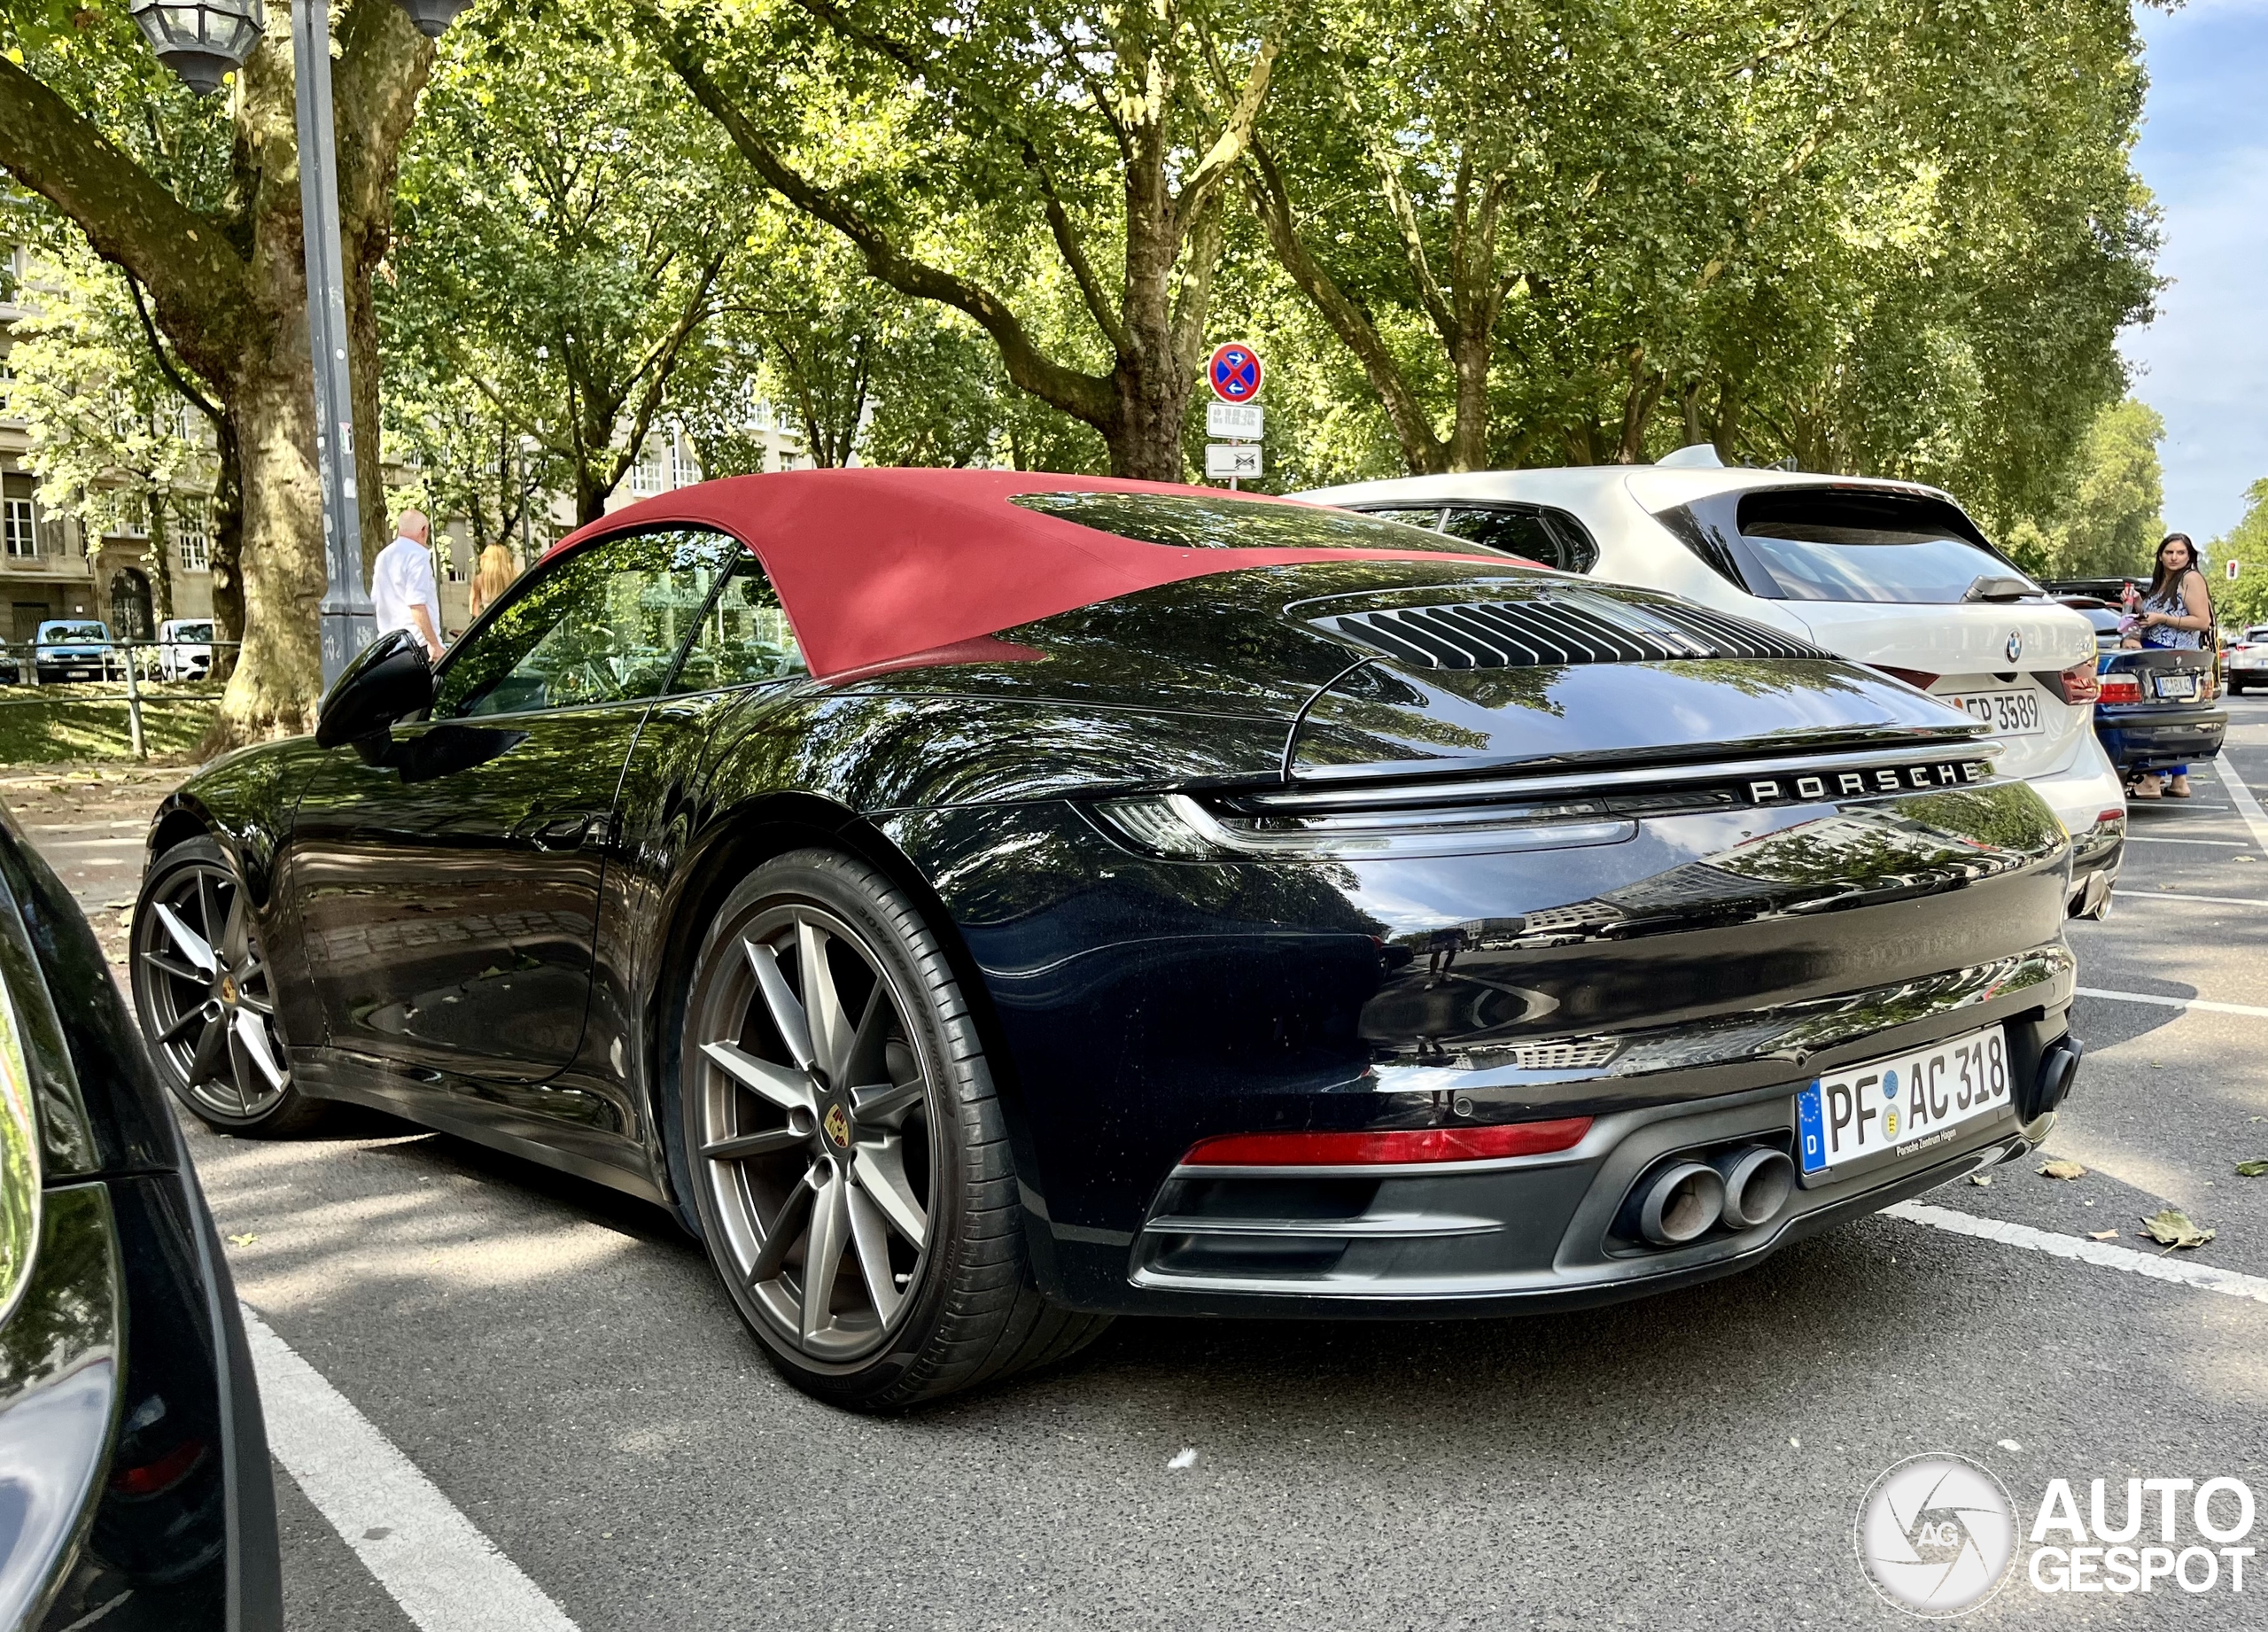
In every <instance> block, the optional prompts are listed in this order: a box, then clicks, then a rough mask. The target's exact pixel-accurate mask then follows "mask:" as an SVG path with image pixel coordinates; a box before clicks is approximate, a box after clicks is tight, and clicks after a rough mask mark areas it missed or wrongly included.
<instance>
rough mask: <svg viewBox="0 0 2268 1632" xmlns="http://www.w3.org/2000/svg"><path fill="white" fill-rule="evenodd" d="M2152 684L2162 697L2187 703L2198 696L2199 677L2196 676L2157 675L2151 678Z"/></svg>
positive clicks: (2183, 674) (2180, 674)
mask: <svg viewBox="0 0 2268 1632" xmlns="http://www.w3.org/2000/svg"><path fill="white" fill-rule="evenodd" d="M2150 683H2151V684H2152V685H2154V686H2155V687H2156V688H2157V689H2158V696H2161V697H2173V698H2178V699H2179V700H2180V701H2182V702H2184V703H2186V702H2188V701H2189V700H2190V699H2191V698H2192V697H2194V696H2196V695H2197V677H2196V676H2195V675H2194V674H2186V673H2178V674H2157V675H2153V676H2152V677H2151V680H2150Z"/></svg>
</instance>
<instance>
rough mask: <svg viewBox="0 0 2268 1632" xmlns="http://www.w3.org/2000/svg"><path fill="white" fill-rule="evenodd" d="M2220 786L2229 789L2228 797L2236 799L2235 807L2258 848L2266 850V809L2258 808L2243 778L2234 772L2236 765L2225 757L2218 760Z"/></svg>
mask: <svg viewBox="0 0 2268 1632" xmlns="http://www.w3.org/2000/svg"><path fill="white" fill-rule="evenodd" d="M2219 773H2220V778H2221V786H2222V787H2224V788H2225V789H2228V790H2229V797H2230V798H2232V799H2233V800H2235V801H2236V808H2237V810H2238V811H2239V812H2241V814H2242V815H2243V817H2244V825H2245V826H2246V827H2248V828H2251V829H2252V836H2253V838H2254V839H2255V840H2256V841H2257V842H2258V843H2259V845H2260V848H2261V849H2263V850H2268V811H2264V810H2262V809H2261V808H2260V801H2259V800H2257V799H2256V798H2254V797H2252V789H2249V788H2248V787H2246V786H2245V785H2244V778H2242V777H2241V776H2239V775H2238V774H2237V773H2236V766H2235V765H2232V764H2230V763H2229V762H2228V761H2227V760H2226V759H2223V760H2221V761H2220V762H2219Z"/></svg>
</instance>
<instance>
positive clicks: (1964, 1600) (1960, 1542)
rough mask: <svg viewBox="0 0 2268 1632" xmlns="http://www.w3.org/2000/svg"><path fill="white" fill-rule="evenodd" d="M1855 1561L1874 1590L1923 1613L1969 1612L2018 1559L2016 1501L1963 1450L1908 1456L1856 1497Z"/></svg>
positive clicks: (1943, 1616) (1941, 1616) (1942, 1616)
mask: <svg viewBox="0 0 2268 1632" xmlns="http://www.w3.org/2000/svg"><path fill="white" fill-rule="evenodd" d="M1854 1540H1855V1543H1856V1545H1857V1548H1858V1553H1859V1564H1860V1567H1861V1568H1863V1569H1864V1570H1865V1571H1866V1573H1867V1579H1868V1581H1872V1582H1873V1583H1874V1586H1875V1590H1876V1591H1877V1592H1879V1593H1881V1594H1882V1596H1883V1597H1885V1598H1887V1599H1889V1600H1890V1601H1891V1603H1892V1604H1894V1605H1897V1606H1898V1607H1899V1608H1900V1609H1902V1610H1905V1611H1907V1613H1911V1614H1915V1615H1919V1616H1922V1618H1924V1619H1925V1620H1947V1619H1950V1618H1951V1617H1953V1616H1955V1615H1962V1614H1966V1613H1969V1611H1970V1610H1972V1609H1975V1608H1976V1607H1977V1605H1980V1604H1982V1603H1984V1602H1985V1600H1986V1599H1987V1598H1989V1597H1992V1595H1993V1594H1994V1593H1995V1592H1998V1591H1999V1590H2000V1587H2001V1584H2002V1583H2003V1582H2005V1581H2007V1580H2008V1569H2009V1566H2010V1565H2011V1564H2012V1563H2014V1562H2015V1558H2016V1505H2015V1504H2014V1503H2012V1502H2010V1501H2009V1500H2008V1489H2007V1488H2006V1487H2005V1486H2003V1485H2002V1484H2001V1483H2000V1480H1997V1479H1995V1478H1994V1477H1993V1476H1992V1474H1991V1473H1989V1472H1987V1471H1986V1470H1985V1469H1984V1468H1982V1467H1979V1466H1978V1465H1977V1464H1976V1463H1974V1462H1971V1461H1969V1459H1968V1458H1967V1457H1956V1456H1953V1455H1951V1454H1950V1453H1941V1454H1938V1455H1935V1456H1926V1457H1909V1458H1907V1460H1906V1461H1904V1462H1901V1463H1899V1464H1898V1465H1897V1466H1895V1467H1893V1468H1891V1469H1890V1470H1889V1471H1888V1472H1887V1473H1884V1474H1883V1476H1882V1477H1881V1478H1879V1479H1877V1480H1875V1482H1874V1485H1873V1487H1872V1488H1870V1489H1869V1490H1868V1492H1867V1495H1866V1499H1865V1500H1864V1501H1863V1502H1861V1503H1860V1504H1859V1519H1858V1524H1857V1526H1856V1527H1855V1531H1854Z"/></svg>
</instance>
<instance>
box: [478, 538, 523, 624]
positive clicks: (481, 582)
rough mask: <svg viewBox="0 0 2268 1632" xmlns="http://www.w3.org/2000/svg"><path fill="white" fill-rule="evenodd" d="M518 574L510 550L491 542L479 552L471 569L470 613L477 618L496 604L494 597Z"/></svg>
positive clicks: (502, 591)
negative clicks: (477, 559)
mask: <svg viewBox="0 0 2268 1632" xmlns="http://www.w3.org/2000/svg"><path fill="white" fill-rule="evenodd" d="M519 575H520V569H519V568H518V566H517V565H516V564H515V563H513V560H512V552H511V551H510V550H509V549H506V548H504V547H503V546H502V545H501V544H491V545H490V546H489V547H488V548H486V549H484V550H482V551H481V552H480V559H479V561H478V563H475V565H474V566H473V569H472V593H471V595H470V600H471V602H472V615H473V616H474V617H475V618H478V617H479V616H480V615H481V613H483V612H485V611H486V610H488V609H489V608H490V607H492V606H493V605H495V604H496V597H497V596H499V595H502V594H503V593H504V591H505V590H506V589H507V588H508V587H509V586H510V584H511V582H512V580H513V579H516V578H517V577H518V576H519Z"/></svg>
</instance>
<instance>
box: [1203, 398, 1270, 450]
mask: <svg viewBox="0 0 2268 1632" xmlns="http://www.w3.org/2000/svg"><path fill="white" fill-rule="evenodd" d="M1261 419H1262V410H1261V408H1259V407H1258V406H1257V405H1256V404H1254V403H1250V402H1208V403H1207V404H1206V405H1205V434H1206V435H1207V436H1217V437H1231V438H1235V439H1241V440H1244V441H1247V442H1257V441H1258V440H1260V426H1261Z"/></svg>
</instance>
